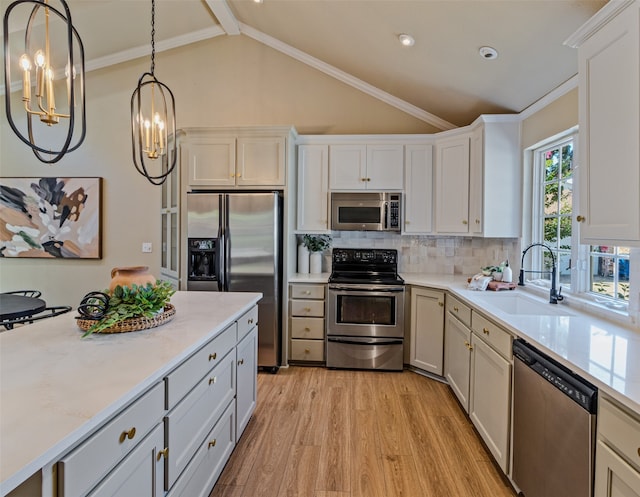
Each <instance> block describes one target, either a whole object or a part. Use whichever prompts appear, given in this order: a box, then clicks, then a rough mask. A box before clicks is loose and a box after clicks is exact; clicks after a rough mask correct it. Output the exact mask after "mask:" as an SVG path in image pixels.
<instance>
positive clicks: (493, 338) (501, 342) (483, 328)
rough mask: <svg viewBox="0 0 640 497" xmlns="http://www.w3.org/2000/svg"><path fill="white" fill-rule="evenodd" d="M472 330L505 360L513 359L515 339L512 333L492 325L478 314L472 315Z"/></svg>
mask: <svg viewBox="0 0 640 497" xmlns="http://www.w3.org/2000/svg"><path fill="white" fill-rule="evenodd" d="M471 329H472V330H473V331H474V332H475V333H476V334H477V335H478V336H479V337H480V338H482V340H484V341H485V342H487V343H488V344H489V345H491V346H492V347H493V348H494V349H495V350H496V351H497V352H498V353H499V354H501V355H502V356H503V357H504V358H505V359H511V355H512V351H511V342H512V339H513V337H512V335H511V333H509V332H507V331H505V330H504V329H502V328H500V326H498V325H497V324H495V323H492V322H491V321H489V320H488V319H486V318H485V317H484V316H481V315H480V314H478V313H477V312H474V313H473V314H472V315H471Z"/></svg>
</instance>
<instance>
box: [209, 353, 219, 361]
mask: <svg viewBox="0 0 640 497" xmlns="http://www.w3.org/2000/svg"><path fill="white" fill-rule="evenodd" d="M216 357H218V354H217V353H216V352H214V353H213V354H209V360H210V361H215V360H216Z"/></svg>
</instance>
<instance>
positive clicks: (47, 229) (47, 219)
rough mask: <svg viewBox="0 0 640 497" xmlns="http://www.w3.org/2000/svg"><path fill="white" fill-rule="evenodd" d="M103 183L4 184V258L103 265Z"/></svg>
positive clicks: (0, 252)
mask: <svg viewBox="0 0 640 497" xmlns="http://www.w3.org/2000/svg"><path fill="white" fill-rule="evenodd" d="M101 190H102V178H0V257H44V258H55V259H100V258H101V257H102V252H101V221H100V217H101Z"/></svg>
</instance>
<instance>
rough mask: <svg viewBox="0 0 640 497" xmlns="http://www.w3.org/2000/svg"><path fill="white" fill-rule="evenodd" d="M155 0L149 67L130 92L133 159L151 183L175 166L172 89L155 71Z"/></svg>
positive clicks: (159, 180) (156, 183)
mask: <svg viewBox="0 0 640 497" xmlns="http://www.w3.org/2000/svg"><path fill="white" fill-rule="evenodd" d="M155 16H156V2H155V0H151V71H150V72H145V73H144V74H143V75H142V76H140V79H139V80H138V87H137V88H136V89H135V91H134V92H133V95H131V141H132V146H133V163H134V165H135V166H136V169H137V170H138V172H139V173H140V174H142V175H143V176H144V177H145V178H147V179H148V180H149V181H150V182H151V183H152V184H154V185H161V184H162V183H164V182H165V180H166V179H167V177H168V176H169V174H171V172H172V171H173V169H174V168H175V167H176V159H177V145H176V140H175V136H176V108H175V101H174V99H173V93H171V90H170V89H169V87H168V86H167V85H165V84H164V83H161V82H160V81H159V80H158V79H157V78H156V77H155V75H154V71H155V56H156V47H155Z"/></svg>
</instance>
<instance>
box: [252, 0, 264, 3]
mask: <svg viewBox="0 0 640 497" xmlns="http://www.w3.org/2000/svg"><path fill="white" fill-rule="evenodd" d="M253 1H254V2H255V3H262V1H263V0H253Z"/></svg>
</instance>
